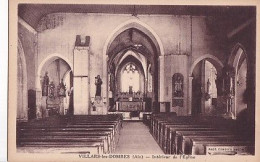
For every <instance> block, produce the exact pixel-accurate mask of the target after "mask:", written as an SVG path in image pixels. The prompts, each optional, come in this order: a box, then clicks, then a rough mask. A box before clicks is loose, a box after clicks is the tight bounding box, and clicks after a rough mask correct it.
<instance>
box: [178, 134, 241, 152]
mask: <svg viewBox="0 0 260 162" xmlns="http://www.w3.org/2000/svg"><path fill="white" fill-rule="evenodd" d="M194 137H213V138H214V137H226V138H232V137H233V138H235V137H236V135H234V134H233V133H231V132H226V131H222V130H216V131H209V130H203V131H200V130H196V131H194V130H193V131H190V130H185V131H183V130H182V131H176V136H175V146H176V150H177V153H178V154H189V152H188V150H186V149H185V145H186V143H187V140H188V142H189V141H190V138H194Z"/></svg>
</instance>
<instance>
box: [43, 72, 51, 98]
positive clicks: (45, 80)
mask: <svg viewBox="0 0 260 162" xmlns="http://www.w3.org/2000/svg"><path fill="white" fill-rule="evenodd" d="M48 86H49V76H48V72H47V71H46V72H45V75H44V77H43V82H42V96H48Z"/></svg>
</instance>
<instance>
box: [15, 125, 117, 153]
mask: <svg viewBox="0 0 260 162" xmlns="http://www.w3.org/2000/svg"><path fill="white" fill-rule="evenodd" d="M34 136H36V137H37V138H39V139H38V140H36V139H37V138H36V139H35V140H36V141H39V140H41V139H43V138H41V137H43V136H44V137H45V136H56V137H57V138H56V139H57V140H58V138H60V139H64V137H68V138H69V139H71V138H70V136H74V139H71V141H73V140H79V139H82V137H83V136H84V138H90V137H92V139H99V138H100V136H102V137H103V138H104V141H103V145H104V147H105V148H104V152H105V153H107V152H112V151H113V150H114V149H115V145H116V144H115V141H114V136H113V132H112V129H109V128H87V129H85V128H83V129H79V128H76V129H74V128H73V129H64V128H60V129H32V130H26V129H22V130H21V131H20V138H19V139H20V140H22V139H23V137H34ZM25 139H28V138H25Z"/></svg>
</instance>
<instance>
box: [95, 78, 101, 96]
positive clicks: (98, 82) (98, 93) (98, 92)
mask: <svg viewBox="0 0 260 162" xmlns="http://www.w3.org/2000/svg"><path fill="white" fill-rule="evenodd" d="M102 83H103V82H102V80H101V78H100V75H97V77H95V85H96V95H95V96H96V97H97V96H98V97H101V85H102Z"/></svg>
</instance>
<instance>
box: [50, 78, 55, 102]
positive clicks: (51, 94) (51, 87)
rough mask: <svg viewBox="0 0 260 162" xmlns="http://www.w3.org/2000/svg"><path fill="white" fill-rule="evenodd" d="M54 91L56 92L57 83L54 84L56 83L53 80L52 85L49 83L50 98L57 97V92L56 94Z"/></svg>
mask: <svg viewBox="0 0 260 162" xmlns="http://www.w3.org/2000/svg"><path fill="white" fill-rule="evenodd" d="M54 92H55V85H54V83H53V81H52V82H51V83H50V85H49V98H51V99H55V94H54Z"/></svg>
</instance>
